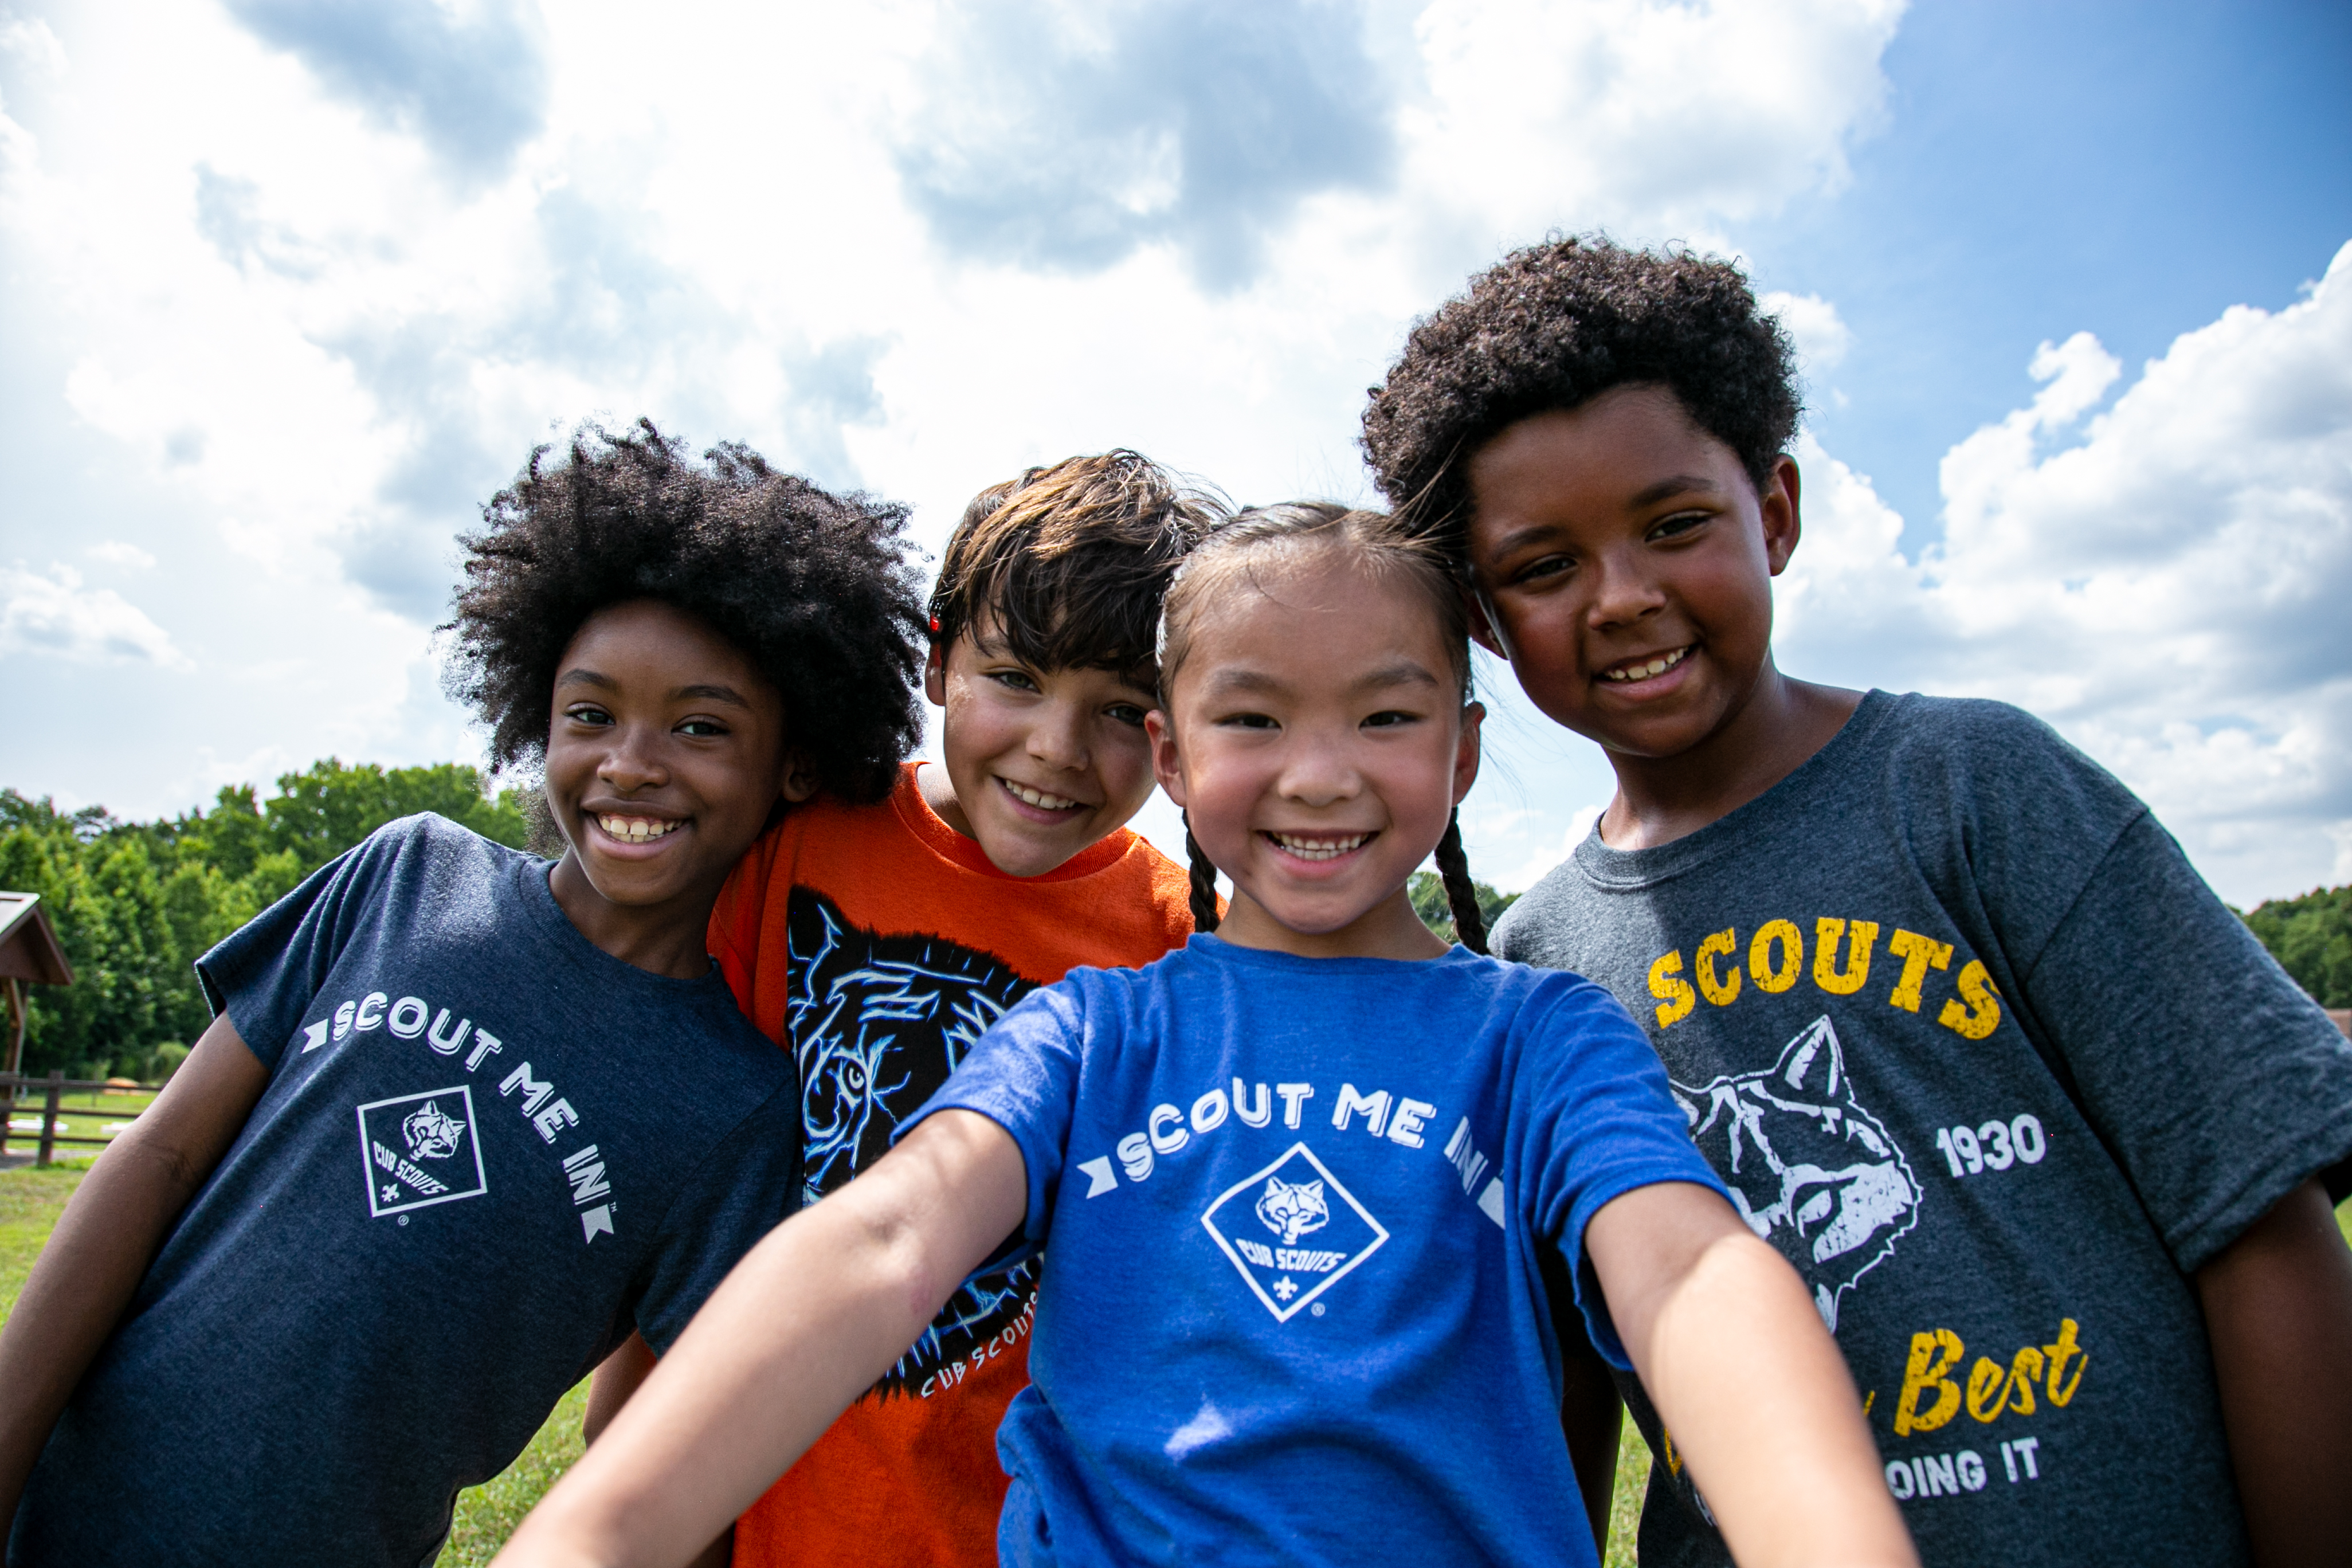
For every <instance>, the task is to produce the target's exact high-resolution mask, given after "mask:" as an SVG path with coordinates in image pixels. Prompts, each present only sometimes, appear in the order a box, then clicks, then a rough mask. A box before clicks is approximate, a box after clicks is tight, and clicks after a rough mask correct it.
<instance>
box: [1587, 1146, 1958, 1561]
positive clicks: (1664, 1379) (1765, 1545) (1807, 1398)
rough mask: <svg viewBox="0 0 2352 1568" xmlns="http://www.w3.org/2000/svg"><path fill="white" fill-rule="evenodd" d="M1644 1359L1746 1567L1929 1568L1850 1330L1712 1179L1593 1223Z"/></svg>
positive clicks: (1626, 1335)
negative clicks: (1890, 1484)
mask: <svg viewBox="0 0 2352 1568" xmlns="http://www.w3.org/2000/svg"><path fill="white" fill-rule="evenodd" d="M1587 1246H1588V1247H1589V1249H1590V1250H1591V1253H1592V1257H1593V1261H1594V1264H1595V1267H1596V1268H1598V1270H1599V1272H1600V1275H1601V1284H1602V1287H1603V1289H1605V1291H1606V1293H1607V1296H1608V1300H1609V1310H1610V1312H1611V1314H1612V1317H1614V1319H1615V1320H1616V1323H1617V1329H1618V1332H1619V1334H1620V1336H1621V1337H1622V1340H1623V1342H1624V1344H1625V1349H1626V1352H1627V1353H1628V1354H1629V1355H1631V1357H1632V1358H1633V1366H1634V1370H1635V1371H1636V1372H1638V1373H1640V1374H1641V1378H1642V1384H1643V1388H1644V1389H1646V1390H1647V1391H1648V1393H1649V1395H1650V1400H1651V1403H1652V1404H1653V1405H1655V1406H1656V1407H1657V1411H1658V1415H1659V1417H1660V1418H1661V1419H1662V1420H1663V1421H1664V1423H1665V1425H1666V1427H1667V1429H1668V1430H1669V1431H1671V1432H1672V1433H1673V1434H1674V1440H1675V1447H1676V1448H1678V1449H1679V1450H1680V1451H1681V1452H1682V1454H1683V1456H1684V1458H1685V1461H1686V1462H1687V1463H1688V1465H1689V1467H1690V1470H1691V1476H1692V1479H1693V1481H1694V1482H1695V1483H1696V1485H1697V1486H1698V1488H1699V1490H1700V1491H1701V1492H1702V1493H1703V1494H1704V1495H1705V1496H1706V1500H1707V1506H1708V1508H1709V1509H1710V1510H1712V1511H1713V1513H1714V1514H1715V1517H1716V1520H1717V1523H1718V1524H1719V1525H1720V1526H1721V1527H1722V1531H1723V1535H1724V1540H1725V1542H1726V1543H1727V1545H1728V1546H1729V1547H1730V1548H1731V1552H1732V1556H1733V1557H1734V1558H1735V1559H1736V1560H1738V1562H1739V1563H1741V1564H1742V1568H1779V1565H1780V1564H1789V1565H1791V1568H1793V1565H1795V1564H1800V1563H1801V1564H1805V1565H1806V1568H1858V1565H1860V1564H1865V1563H1868V1564H1884V1565H1887V1568H1895V1565H1905V1568H1916V1563H1917V1562H1918V1559H1917V1557H1916V1555H1915V1554H1914V1552H1912V1549H1911V1538H1910V1534H1909V1532H1908V1531H1906V1529H1905V1528H1904V1525H1903V1516H1902V1514H1901V1512H1900V1511H1899V1510H1897V1509H1896V1508H1895V1500H1894V1498H1893V1497H1892V1496H1890V1495H1889V1494H1888V1492H1887V1489H1886V1482H1885V1475H1884V1474H1883V1472H1882V1471H1881V1470H1880V1468H1879V1458H1878V1449H1877V1446H1876V1445H1875V1444H1874V1443H1873V1442H1872V1441H1871V1437H1870V1430H1869V1428H1868V1426H1865V1425H1864V1421H1863V1416H1862V1406H1861V1402H1860V1401H1859V1400H1858V1399H1857V1398H1856V1397H1855V1395H1854V1389H1853V1378H1852V1376H1851V1375H1850V1374H1849V1373H1847V1371H1846V1366H1845V1359H1844V1357H1843V1356H1842V1355H1840V1354H1839V1353H1838V1348H1837V1342H1835V1341H1834V1340H1832V1339H1831V1338H1830V1336H1829V1333H1828V1331H1826V1330H1824V1329H1823V1328H1822V1321H1821V1318H1820V1316H1819V1315H1818V1314H1817V1313H1816V1312H1815V1311H1814V1310H1813V1304H1812V1302H1811V1300H1809V1299H1808V1298H1807V1297H1806V1295H1805V1289H1804V1286H1803V1284H1802V1282H1801V1281H1800V1280H1799V1279H1798V1278H1797V1275H1796V1271H1795V1270H1793V1269H1791V1268H1790V1267H1789V1266H1788V1264H1787V1263H1786V1262H1784V1261H1783V1260H1782V1259H1781V1258H1780V1254H1778V1253H1777V1252H1774V1251H1773V1250H1772V1249H1771V1248H1770V1247H1767V1246H1766V1245H1765V1244H1764V1243H1762V1242H1761V1241H1759V1240H1758V1239H1757V1238H1756V1237H1755V1236H1754V1234H1753V1233H1751V1232H1750V1231H1749V1230H1748V1228H1747V1226H1744V1225H1742V1224H1741V1223H1740V1221H1739V1219H1738V1216H1737V1215H1734V1214H1733V1213H1732V1211H1731V1208H1730V1205H1727V1204H1726V1203H1724V1202H1723V1200H1722V1199H1720V1198H1719V1197H1717V1196H1716V1195H1715V1194H1712V1193H1710V1192H1708V1191H1706V1189H1705V1188H1703V1187H1697V1186H1692V1185H1685V1184H1664V1185H1660V1186H1655V1187H1646V1188H1642V1189H1640V1190H1638V1191H1636V1192H1633V1193H1630V1194H1626V1195H1625V1196H1624V1197H1622V1198H1620V1199H1618V1200H1617V1201H1616V1202H1615V1203H1612V1204H1611V1205H1608V1206H1607V1207H1605V1208H1603V1209H1602V1210H1601V1213H1600V1214H1599V1215H1596V1216H1595V1217H1594V1219H1593V1222H1592V1224H1591V1226H1590V1227H1589V1229H1588V1231H1587Z"/></svg>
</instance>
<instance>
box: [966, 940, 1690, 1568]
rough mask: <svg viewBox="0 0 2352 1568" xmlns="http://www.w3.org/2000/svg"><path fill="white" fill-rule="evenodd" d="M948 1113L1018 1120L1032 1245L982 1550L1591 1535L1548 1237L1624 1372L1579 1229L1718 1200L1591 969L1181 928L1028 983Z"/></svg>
mask: <svg viewBox="0 0 2352 1568" xmlns="http://www.w3.org/2000/svg"><path fill="white" fill-rule="evenodd" d="M950 1107H961V1108H963V1109H966V1110H975V1111H978V1112H980V1113H981V1114H982V1115H984V1116H986V1117H988V1118H990V1119H991V1120H992V1121H996V1122H997V1123H999V1124H1000V1125H1002V1126H1003V1128H1004V1129H1005V1131H1008V1132H1010V1133H1011V1134H1012V1135H1013V1140H1014V1142H1017V1143H1019V1144H1020V1146H1021V1152H1022V1157H1023V1159H1024V1162H1025V1163H1026V1165H1027V1173H1028V1181H1029V1205H1028V1218H1027V1221H1026V1225H1025V1230H1024V1234H1025V1237H1026V1239H1027V1240H1028V1241H1030V1242H1033V1243H1036V1244H1039V1245H1043V1244H1045V1242H1046V1239H1047V1237H1048V1235H1049V1234H1050V1236H1051V1238H1052V1241H1051V1249H1050V1254H1049V1256H1050V1257H1051V1259H1052V1262H1051V1265H1050V1267H1048V1268H1046V1270H1045V1281H1044V1284H1043V1286H1042V1287H1041V1289H1040V1292H1039V1296H1038V1303H1037V1315H1036V1328H1035V1338H1034V1342H1033V1343H1032V1345H1031V1349H1030V1352H1029V1371H1030V1376H1031V1378H1032V1379H1033V1384H1032V1386H1031V1387H1030V1388H1028V1389H1026V1390H1024V1392H1023V1393H1022V1394H1021V1395H1020V1397H1019V1398H1017V1399H1015V1400H1014V1401H1013V1406H1012V1408H1011V1409H1010V1410H1009V1411H1008V1412H1007V1413H1006V1415H1005V1419H1004V1426H1003V1430H1002V1432H1001V1434H1000V1436H999V1437H998V1451H999V1453H1000V1455H1001V1456H1002V1458H1003V1461H1004V1466H1005V1468H1006V1470H1007V1471H1008V1472H1010V1473H1011V1475H1012V1476H1013V1489H1012V1491H1011V1494H1010V1495H1009V1496H1008V1497H1007V1499H1006V1501H1005V1511H1004V1516H1003V1524H1002V1526H1001V1529H1000V1532H999V1538H998V1543H999V1551H1000V1554H1001V1557H1002V1560H1003V1562H1005V1563H1085V1564H1094V1563H1184V1562H1217V1563H1277V1562H1278V1563H1351V1564H1352V1563H1360V1562H1362V1561H1364V1560H1365V1559H1366V1558H1367V1557H1370V1558H1373V1559H1377V1560H1400V1561H1401V1560H1405V1559H1410V1560H1411V1561H1413V1562H1416V1563H1563V1562H1566V1563H1578V1562H1581V1563H1591V1562H1592V1561H1593V1551H1592V1536H1591V1530H1590V1528H1589V1527H1588V1525H1587V1524H1586V1522H1585V1516H1584V1510H1583V1505H1582V1502H1581V1500H1580V1497H1579V1495H1578V1492H1577V1488H1576V1478H1575V1476H1574V1474H1573V1473H1572V1472H1571V1470H1570V1466H1569V1458H1568V1451H1567V1447H1566V1445H1565V1443H1564V1441H1563V1440H1562V1438H1561V1436H1560V1427H1559V1387H1560V1384H1559V1377H1560V1371H1559V1342H1558V1340H1557V1338H1556V1336H1555V1333H1554V1331H1553V1327H1552V1319H1551V1316H1550V1313H1549V1302H1548V1300H1547V1298H1546V1294H1545V1289H1544V1285H1543V1281H1542V1279H1541V1277H1540V1266H1541V1262H1542V1259H1543V1256H1544V1254H1545V1251H1546V1250H1547V1249H1557V1251H1558V1252H1559V1254H1560V1255H1561V1256H1562V1257H1564V1258H1565V1259H1566V1261H1567V1263H1568V1265H1569V1269H1568V1273H1569V1277H1570V1279H1574V1280H1576V1281H1577V1284H1576V1294H1577V1298H1578V1304H1579V1305H1580V1307H1581V1308H1582V1309H1583V1311H1584V1315H1585V1320H1586V1322H1587V1324H1588V1326H1589V1327H1590V1329H1591V1332H1592V1334H1593V1337H1594V1339H1595V1340H1596V1341H1597V1342H1599V1343H1600V1344H1601V1347H1602V1348H1603V1350H1604V1352H1607V1353H1609V1354H1611V1355H1612V1356H1615V1357H1616V1358H1617V1359H1618V1360H1619V1361H1620V1362H1621V1363H1622V1352H1621V1351H1620V1350H1619V1349H1618V1343H1617V1338H1616V1333H1615V1331H1614V1330H1613V1329H1612V1327H1611V1325H1610V1322H1609V1319H1608V1314H1607V1312H1606V1310H1605V1309H1604V1308H1603V1306H1602V1304H1601V1299H1600V1294H1599V1291H1598V1289H1597V1288H1596V1287H1595V1286H1594V1284H1593V1282H1592V1280H1591V1277H1590V1274H1589V1271H1588V1270H1586V1269H1585V1268H1584V1267H1583V1258H1582V1252H1583V1247H1582V1244H1583V1237H1584V1227H1585V1226H1586V1224H1587V1223H1588V1222H1589V1221H1590V1220H1591V1217H1592V1215H1594V1213H1595V1212H1597V1211H1598V1210H1599V1209H1600V1208H1601V1205H1604V1204H1606V1203H1608V1202H1609V1201H1610V1200H1611V1199H1612V1198H1615V1197H1618V1196H1620V1195H1621V1194H1624V1193H1626V1192H1629V1191H1631V1190H1633V1188H1636V1187H1641V1186H1646V1185H1649V1184H1653V1183H1657V1182H1692V1183H1696V1184H1700V1185H1703V1186H1706V1187H1710V1188H1714V1189H1715V1190H1717V1191H1718V1192H1720V1191H1721V1190H1722V1189H1721V1188H1720V1187H1719V1186H1718V1185H1717V1182H1716V1180H1715V1178H1714V1176H1713V1175H1712V1174H1711V1173H1709V1172H1708V1170H1707V1167H1706V1162H1705V1161H1704V1160H1702V1159H1701V1158H1700V1157H1699V1154H1698V1152H1697V1151H1696V1149H1695V1148H1694V1147H1693V1146H1692V1144H1691V1141H1690V1135H1689V1133H1688V1131H1687V1130H1686V1125H1685V1121H1684V1118H1683V1114H1682V1112H1681V1111H1680V1110H1678V1109H1676V1107H1675V1102H1674V1100H1673V1099H1672V1098H1671V1097H1670V1096H1669V1094H1668V1092H1667V1089H1666V1080H1665V1075H1664V1073H1663V1072H1662V1071H1660V1070H1659V1068H1658V1062H1657V1058H1656V1057H1655V1056H1654V1054H1653V1053H1652V1052H1651V1050H1650V1048H1649V1046H1648V1043H1647V1042H1646V1041H1645V1040H1644V1039H1643V1037H1642V1034H1641V1032H1640V1031H1639V1030H1638V1029H1637V1028H1635V1027H1634V1026H1633V1021H1632V1020H1631V1019H1629V1018H1628V1017H1627V1016H1625V1013H1624V1010H1623V1009H1622V1007H1620V1006H1618V1005H1617V1004H1616V1003H1615V1002H1614V1001H1613V1000H1612V999H1611V998H1610V996H1609V994H1608V993H1607V992H1605V991H1603V990H1601V988H1600V987H1599V986H1597V985H1591V984H1586V983H1585V982H1584V981H1581V980H1579V979H1577V978H1575V977H1574V976H1572V975H1564V974H1557V973H1549V974H1548V973H1538V972H1537V971H1534V970H1529V969H1526V968H1522V967H1520V966H1518V965H1517V964H1507V963H1498V962H1496V961H1495V960H1492V959H1486V958H1480V957H1476V956H1475V955H1473V954H1472V953H1470V952H1466V951H1465V950H1464V949H1461V948H1458V947H1457V948H1455V949H1454V950H1453V952H1450V953H1448V954H1447V955H1446V956H1444V957H1442V958H1436V959H1431V960H1427V961H1423V962H1418V963H1399V962H1394V961H1389V960H1381V959H1307V958H1297V957H1293V956H1291V955H1289V954H1286V953H1277V952H1263V951H1260V950H1256V949H1252V948H1244V947H1235V946H1234V945H1232V944H1230V943H1227V942H1220V941H1219V940H1217V939H1216V938H1215V937H1212V936H1195V937H1194V938H1193V939H1192V942H1191V943H1190V944H1189V945H1187V946H1186V947H1184V948H1183V949H1182V950H1181V951H1180V952H1173V953H1171V954H1170V955H1169V956H1168V957H1166V958H1163V959H1161V960H1160V961H1159V962H1158V963H1152V964H1150V965H1148V966H1146V967H1145V968H1143V969H1140V970H1109V971H1106V970H1093V969H1078V970H1073V971H1072V972H1071V973H1070V975H1069V977H1068V978H1067V979H1066V980H1064V981H1063V982H1062V983H1061V984H1058V985H1054V986H1050V987H1047V988H1045V989H1044V990H1041V991H1037V992H1034V993H1033V994H1031V995H1030V996H1028V997H1027V998H1026V999H1025V1000H1024V1001H1023V1002H1021V1003H1020V1004H1019V1005H1016V1006H1015V1007H1013V1009H1012V1010H1011V1011H1010V1012H1008V1013H1007V1014H1006V1015H1005V1016H1003V1018H1002V1019H1001V1020H999V1021H998V1023H997V1024H996V1026H994V1027H993V1028H992V1029H991V1030H990V1031H989V1033H988V1035H987V1036H986V1037H984V1038H983V1039H982V1042H981V1044H980V1045H979V1047H977V1048H976V1049H975V1050H974V1052H973V1054H972V1056H971V1058H970V1059H969V1060H968V1061H967V1062H966V1063H965V1064H964V1066H963V1068H961V1070H960V1071H958V1072H957V1074H956V1075H955V1077H954V1078H952V1079H950V1080H949V1081H948V1083H947V1084H946V1086H945V1087H944V1088H942V1089H940V1092H939V1094H938V1095H936V1096H934V1097H933V1098H932V1100H931V1101H930V1102H929V1105H927V1106H926V1107H925V1108H924V1110H923V1111H922V1112H921V1113H919V1114H922V1115H928V1114H929V1113H930V1112H932V1111H935V1110H944V1109H947V1108H950Z"/></svg>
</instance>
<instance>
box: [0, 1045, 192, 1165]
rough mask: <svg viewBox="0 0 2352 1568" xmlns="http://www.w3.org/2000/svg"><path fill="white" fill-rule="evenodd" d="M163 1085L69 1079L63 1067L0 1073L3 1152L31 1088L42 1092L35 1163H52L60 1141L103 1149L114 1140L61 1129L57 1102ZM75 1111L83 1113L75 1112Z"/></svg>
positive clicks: (0, 1150)
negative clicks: (37, 1073)
mask: <svg viewBox="0 0 2352 1568" xmlns="http://www.w3.org/2000/svg"><path fill="white" fill-rule="evenodd" d="M162 1088H163V1085H162V1084H160V1083H141V1084H131V1085H127V1086H126V1085H125V1084H123V1083H122V1082H121V1081H120V1080H117V1081H114V1082H109V1081H107V1080H106V1079H86V1078H68V1077H66V1075H65V1072H64V1070H63V1069H62V1068H60V1069H58V1071H56V1072H52V1073H51V1074H49V1076H48V1077H47V1078H33V1077H30V1076H28V1075H26V1074H25V1073H15V1072H0V1154H5V1153H6V1152H8V1140H9V1138H10V1137H11V1136H12V1135H13V1132H14V1130H13V1129H12V1128H11V1127H10V1126H9V1125H8V1123H9V1122H10V1121H14V1120H15V1119H16V1106H17V1103H18V1102H19V1100H25V1099H27V1098H29V1096H28V1093H27V1091H29V1090H33V1089H38V1090H40V1091H41V1101H42V1103H41V1144H40V1150H41V1152H40V1153H39V1154H38V1155H37V1157H36V1161H35V1163H37V1164H42V1165H46V1164H47V1163H49V1162H50V1156H51V1155H53V1154H54V1153H56V1152H57V1146H58V1144H60V1143H95V1144H97V1145H99V1146H100V1148H103V1147H105V1146H106V1145H107V1144H109V1143H111V1142H114V1140H112V1139H111V1138H103V1137H101V1138H82V1137H77V1136H74V1135H72V1134H70V1133H64V1132H59V1131H58V1116H59V1115H60V1114H61V1113H62V1112H61V1110H60V1108H59V1106H58V1101H60V1100H63V1099H64V1098H65V1097H66V1096H67V1095H68V1094H106V1093H114V1094H152V1093H154V1092H155V1091H156V1090H158V1089H162ZM73 1114H75V1115H81V1114H84V1113H83V1112H80V1111H76V1112H74V1113H73ZM93 1114H103V1113H102V1112H98V1113H93ZM138 1114H139V1113H138V1112H137V1111H135V1110H134V1111H132V1112H131V1115H130V1116H126V1117H124V1118H122V1120H123V1121H131V1119H132V1118H133V1117H136V1116H137V1115H138Z"/></svg>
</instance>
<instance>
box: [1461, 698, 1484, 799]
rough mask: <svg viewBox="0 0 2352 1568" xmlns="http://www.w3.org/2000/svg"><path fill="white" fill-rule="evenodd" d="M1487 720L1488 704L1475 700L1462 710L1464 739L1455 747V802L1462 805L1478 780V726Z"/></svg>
mask: <svg viewBox="0 0 2352 1568" xmlns="http://www.w3.org/2000/svg"><path fill="white" fill-rule="evenodd" d="M1485 722H1486V704H1485V703H1483V702H1473V703H1470V704H1468V705H1467V706H1465V708H1464V709H1463V710H1462V739H1461V740H1460V741H1459V742H1456V743H1455V745H1454V805H1461V804H1462V797H1463V796H1465V795H1468V794H1469V793H1470V786H1471V785H1472V784H1476V783H1477V782H1478V727H1479V726H1480V725H1481V724H1483V723H1485Z"/></svg>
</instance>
